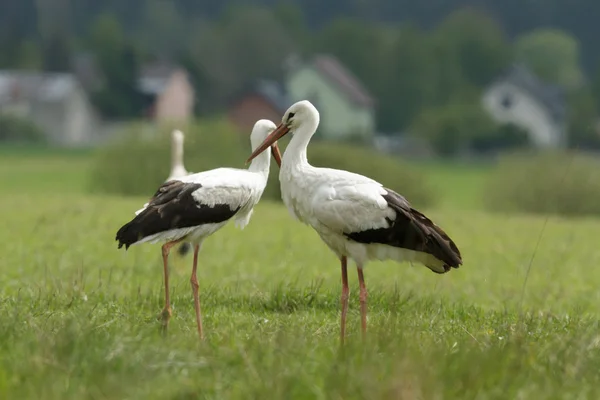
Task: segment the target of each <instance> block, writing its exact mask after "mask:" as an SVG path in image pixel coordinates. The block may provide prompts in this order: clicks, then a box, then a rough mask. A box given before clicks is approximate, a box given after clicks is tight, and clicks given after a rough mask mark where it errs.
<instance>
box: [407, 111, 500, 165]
mask: <svg viewBox="0 0 600 400" xmlns="http://www.w3.org/2000/svg"><path fill="white" fill-rule="evenodd" d="M496 130H497V126H496V124H495V123H494V121H492V120H491V119H490V117H489V115H488V114H487V113H486V112H485V111H484V110H483V109H482V108H481V106H480V105H479V104H470V103H452V104H449V105H446V106H443V107H439V108H433V109H429V110H425V111H423V112H422V113H421V114H420V115H419V116H418V117H417V118H416V120H415V122H414V124H413V126H412V128H411V131H413V132H414V133H415V134H416V135H419V137H421V138H423V139H426V140H428V141H429V142H430V143H431V144H432V146H433V148H434V149H435V150H436V151H437V152H438V153H439V154H441V155H445V156H449V155H454V154H456V153H458V152H460V151H461V150H463V149H467V148H469V147H473V145H474V144H476V143H478V142H479V141H482V140H483V141H485V140H486V138H489V137H493V136H494V135H495V133H496Z"/></svg>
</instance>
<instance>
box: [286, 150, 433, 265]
mask: <svg viewBox="0 0 600 400" xmlns="http://www.w3.org/2000/svg"><path fill="white" fill-rule="evenodd" d="M286 153H287V152H286ZM286 155H287V154H285V155H284V157H283V160H282V167H281V171H280V173H279V181H280V185H281V196H282V199H283V202H284V204H285V205H286V207H287V208H288V210H289V211H290V213H291V214H292V216H294V217H296V218H297V219H298V220H300V221H301V222H303V223H305V224H307V225H310V226H311V227H312V228H313V229H314V230H315V231H317V233H318V234H319V236H320V237H321V239H322V240H323V241H324V242H325V243H326V244H327V246H328V247H329V248H330V249H331V250H332V251H333V252H334V253H335V254H336V255H337V256H338V257H341V256H347V257H349V258H351V259H353V260H354V261H355V262H356V263H357V264H358V265H360V266H361V267H364V266H365V265H366V264H367V262H368V261H369V260H390V259H391V260H395V261H398V262H403V261H414V262H419V263H423V264H425V265H428V266H429V267H430V268H432V269H434V270H438V271H443V270H444V268H443V264H444V263H443V262H442V261H440V260H438V259H437V258H435V257H434V256H432V255H430V254H426V253H422V252H417V251H413V250H408V249H402V248H398V247H392V246H389V245H385V244H379V243H370V244H364V243H358V242H355V241H353V240H350V239H348V238H347V237H346V236H345V235H344V233H351V232H360V231H364V230H367V229H377V228H387V227H389V225H390V223H389V221H390V220H391V221H394V220H395V218H396V212H395V211H394V210H393V209H391V208H390V207H389V206H388V203H387V201H386V200H385V199H384V198H383V197H382V196H383V195H386V194H387V191H386V190H385V188H384V187H383V185H382V184H380V183H379V182H377V181H375V180H373V179H370V178H367V177H365V176H362V175H359V174H355V173H352V172H348V171H343V170H337V169H330V168H317V167H313V166H311V165H309V164H308V163H306V162H297V161H294V160H290V158H286Z"/></svg>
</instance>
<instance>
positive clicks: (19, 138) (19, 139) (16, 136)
mask: <svg viewBox="0 0 600 400" xmlns="http://www.w3.org/2000/svg"><path fill="white" fill-rule="evenodd" d="M0 142H8V143H45V142H46V137H45V136H44V133H43V132H42V131H41V130H40V129H39V128H38V127H37V126H36V125H35V124H34V123H33V122H31V121H29V120H26V119H23V118H20V117H17V116H13V115H10V114H5V115H0Z"/></svg>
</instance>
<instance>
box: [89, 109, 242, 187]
mask: <svg viewBox="0 0 600 400" xmlns="http://www.w3.org/2000/svg"><path fill="white" fill-rule="evenodd" d="M179 128H180V129H181V130H182V131H183V132H184V133H185V147H184V164H185V167H186V169H187V170H188V171H191V172H200V171H204V170H207V169H211V168H218V167H223V166H227V167H239V168H243V167H244V161H245V160H246V158H247V157H248V156H249V155H250V137H249V134H246V135H244V134H239V133H238V132H237V131H235V130H234V129H233V128H232V127H231V126H230V125H229V124H227V123H224V122H222V121H217V120H211V121H205V122H203V123H202V124H190V125H189V126H185V127H183V126H179ZM172 129H173V127H172V126H168V125H163V126H160V127H153V126H151V125H149V124H144V123H137V124H132V125H130V126H129V127H127V128H126V129H124V131H123V132H122V134H121V135H120V137H119V138H118V140H115V141H113V142H112V143H110V144H109V145H107V146H106V147H103V148H101V149H99V150H98V152H97V153H96V157H95V160H94V162H93V166H92V171H91V176H90V190H91V191H93V192H100V193H112V194H122V195H144V196H150V195H152V194H153V193H154V191H155V190H156V188H157V187H158V186H159V185H160V184H161V183H162V182H164V180H165V179H167V177H168V176H169V171H170V168H171V131H172Z"/></svg>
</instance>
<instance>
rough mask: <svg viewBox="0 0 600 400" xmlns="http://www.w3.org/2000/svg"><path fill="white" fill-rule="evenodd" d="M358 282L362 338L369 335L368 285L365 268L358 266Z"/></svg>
mask: <svg viewBox="0 0 600 400" xmlns="http://www.w3.org/2000/svg"><path fill="white" fill-rule="evenodd" d="M357 269H358V283H359V285H360V323H361V331H362V338H363V339H365V338H366V337H367V285H366V284H365V277H364V275H363V269H362V268H361V267H358V268H357Z"/></svg>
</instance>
